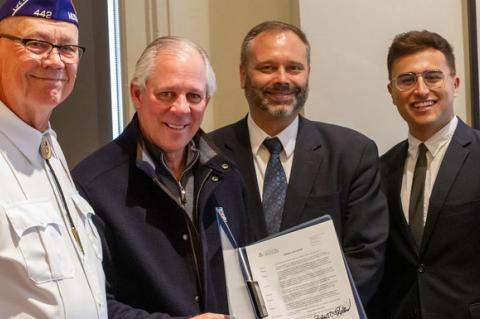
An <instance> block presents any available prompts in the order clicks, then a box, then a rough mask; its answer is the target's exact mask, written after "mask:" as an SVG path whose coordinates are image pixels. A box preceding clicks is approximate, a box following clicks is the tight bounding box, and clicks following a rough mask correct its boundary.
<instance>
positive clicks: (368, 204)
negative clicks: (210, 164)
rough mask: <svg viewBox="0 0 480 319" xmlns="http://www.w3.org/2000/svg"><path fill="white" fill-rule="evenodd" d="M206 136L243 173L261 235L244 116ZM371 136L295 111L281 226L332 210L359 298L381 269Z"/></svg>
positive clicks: (382, 218) (380, 208)
mask: <svg viewBox="0 0 480 319" xmlns="http://www.w3.org/2000/svg"><path fill="white" fill-rule="evenodd" d="M210 136H211V137H212V138H213V140H214V142H215V143H216V144H217V145H218V146H219V147H220V148H221V150H222V151H223V152H224V153H225V154H226V155H227V156H228V157H230V158H231V159H232V160H234V161H235V162H236V163H237V165H238V167H239V169H240V171H241V172H242V174H243V177H244V179H245V183H246V186H247V193H248V196H247V197H248V210H249V214H250V218H251V221H252V222H253V224H254V225H255V226H256V229H255V233H256V235H257V238H263V237H265V236H266V235H267V230H266V225H265V218H264V215H263V209H262V202H261V200H260V194H259V191H258V185H257V177H256V175H255V168H254V164H253V157H252V150H251V147H250V138H249V133H248V127H247V120H246V118H245V119H243V120H241V121H239V122H237V123H234V124H232V125H229V126H226V127H224V128H221V129H218V130H216V131H214V132H212V133H210ZM378 169H379V165H378V154H377V148H376V145H375V143H374V142H373V141H371V140H369V139H367V138H366V137H365V136H363V135H361V134H359V133H357V132H355V131H353V130H350V129H347V128H343V127H339V126H336V125H329V124H325V123H317V122H312V121H309V120H307V119H305V118H303V117H300V122H299V128H298V135H297V141H296V146H295V151H294V157H293V164H292V171H291V173H290V180H289V183H288V189H287V196H286V199H285V206H284V212H283V219H282V224H281V230H283V229H287V228H289V227H292V226H295V225H297V224H300V223H302V222H304V221H307V220H311V219H313V218H316V217H318V216H321V215H324V214H329V215H331V216H332V219H333V222H334V224H335V228H336V231H337V234H338V237H339V239H340V242H341V244H342V247H343V250H344V252H345V255H346V258H347V260H348V264H349V266H350V269H351V272H352V275H353V278H354V280H355V283H356V285H357V287H358V289H359V293H360V297H361V298H362V301H363V303H364V304H365V303H366V302H367V301H368V300H369V299H370V297H371V295H372V294H373V293H374V292H375V290H376V288H377V285H378V283H379V281H380V279H381V276H382V272H383V257H384V248H385V241H386V238H387V228H388V220H387V218H388V213H387V205H386V201H385V198H384V196H383V194H382V193H381V191H380V176H379V173H378Z"/></svg>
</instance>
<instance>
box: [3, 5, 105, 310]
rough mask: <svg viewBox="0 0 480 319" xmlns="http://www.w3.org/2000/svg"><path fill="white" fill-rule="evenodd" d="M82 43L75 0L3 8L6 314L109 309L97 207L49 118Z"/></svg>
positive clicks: (67, 87)
mask: <svg viewBox="0 0 480 319" xmlns="http://www.w3.org/2000/svg"><path fill="white" fill-rule="evenodd" d="M83 51H84V48H82V47H80V46H78V21H77V17H76V14H75V9H74V7H73V4H72V2H71V1H70V0H68V1H67V0H30V1H29V0H20V1H18V0H7V1H6V3H5V4H4V5H3V6H2V7H1V8H0V181H1V182H0V318H37V319H42V318H68V319H74V318H82V319H85V318H106V317H107V315H106V300H105V292H104V281H105V280H104V275H103V272H102V267H101V259H102V252H101V246H100V243H99V239H98V233H97V231H96V230H95V228H94V226H93V224H92V215H93V210H92V209H91V208H90V206H89V205H88V204H87V203H86V202H85V201H84V200H83V199H82V198H81V197H80V196H79V195H78V192H77V191H76V189H75V187H74V184H73V182H72V180H71V177H70V174H69V171H68V168H67V165H66V162H65V158H64V156H63V153H62V150H61V148H60V146H59V145H58V142H57V139H56V135H55V132H54V131H53V130H52V129H51V127H50V124H49V118H50V114H51V113H52V111H53V109H54V108H55V107H56V106H57V105H58V104H60V103H61V102H63V101H64V100H65V99H66V98H67V97H68V95H70V93H71V92H72V89H73V85H74V83H75V77H76V74H77V67H78V63H79V61H80V58H81V56H82V53H83Z"/></svg>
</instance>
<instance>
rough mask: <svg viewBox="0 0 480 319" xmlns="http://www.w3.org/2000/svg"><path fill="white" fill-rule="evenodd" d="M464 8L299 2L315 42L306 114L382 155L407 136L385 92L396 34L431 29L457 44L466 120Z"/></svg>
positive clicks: (406, 2) (444, 3)
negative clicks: (364, 139)
mask: <svg viewBox="0 0 480 319" xmlns="http://www.w3.org/2000/svg"><path fill="white" fill-rule="evenodd" d="M462 3H464V1H458V0H401V1H398V0H369V1H352V0H335V1H332V0H299V10H300V24H301V26H302V29H303V30H304V31H305V32H306V33H307V36H308V37H309V40H310V42H311V45H312V71H311V76H310V96H309V99H308V101H307V105H306V106H305V115H306V116H307V117H309V118H311V119H315V120H319V121H324V122H332V123H337V124H340V125H344V126H348V127H351V128H354V129H356V130H358V131H360V132H362V133H364V134H366V135H367V136H369V137H371V138H372V139H373V140H375V141H376V142H377V145H378V146H379V152H380V154H382V153H383V152H385V151H386V150H388V149H389V148H390V147H392V146H393V145H394V144H396V143H397V142H399V141H401V140H403V139H404V138H405V137H406V135H407V128H406V125H405V124H404V122H403V120H402V118H401V117H400V116H399V115H398V113H397V110H396V108H395V106H394V105H393V104H392V102H391V99H390V96H389V94H388V92H387V83H388V75H387V67H386V56H387V50H388V47H389V46H390V43H391V41H392V39H393V37H394V36H395V35H396V34H398V33H401V32H406V31H410V30H414V29H419V30H421V29H428V30H430V31H434V32H437V33H439V34H441V35H442V36H443V37H445V38H446V39H447V40H448V41H449V42H450V43H451V44H452V45H453V47H454V50H455V55H456V66H457V73H458V75H459V76H460V79H461V81H462V83H461V84H462V85H461V90H460V92H459V95H458V97H457V99H456V113H457V114H458V115H459V116H460V117H461V118H463V119H466V117H467V113H468V112H467V106H466V96H465V92H466V91H465V87H466V86H465V85H463V84H465V63H464V60H465V57H464V56H465V54H464V41H463V38H464V31H463V22H462Z"/></svg>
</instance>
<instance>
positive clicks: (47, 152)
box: [40, 137, 52, 160]
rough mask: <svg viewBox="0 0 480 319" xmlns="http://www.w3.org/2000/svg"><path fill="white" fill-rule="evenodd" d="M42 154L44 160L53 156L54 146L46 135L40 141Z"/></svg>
mask: <svg viewBox="0 0 480 319" xmlns="http://www.w3.org/2000/svg"><path fill="white" fill-rule="evenodd" d="M40 155H41V156H42V158H43V159H44V160H48V159H50V157H52V147H51V146H50V143H48V140H47V138H46V137H44V138H42V142H41V143H40Z"/></svg>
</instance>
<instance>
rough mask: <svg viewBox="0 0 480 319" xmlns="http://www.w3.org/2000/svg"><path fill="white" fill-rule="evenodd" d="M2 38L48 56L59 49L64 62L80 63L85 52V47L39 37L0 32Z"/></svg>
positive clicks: (38, 54)
mask: <svg viewBox="0 0 480 319" xmlns="http://www.w3.org/2000/svg"><path fill="white" fill-rule="evenodd" d="M0 38H5V39H9V40H12V41H16V42H19V43H21V44H23V46H24V47H25V49H27V51H29V52H31V53H33V54H35V55H37V56H39V57H47V56H49V55H50V53H51V52H52V50H53V48H56V49H57V50H58V54H59V56H60V59H61V60H62V62H63V63H66V64H73V63H78V62H79V61H80V59H81V58H82V55H83V53H85V50H86V49H85V48H84V47H81V46H78V45H74V44H64V45H61V44H53V43H50V42H47V41H43V40H37V39H23V38H19V37H16V36H13V35H10V34H5V33H0Z"/></svg>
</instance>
